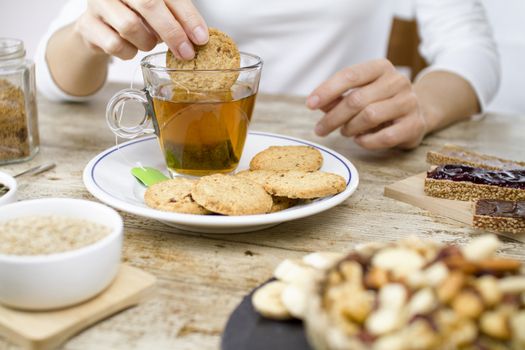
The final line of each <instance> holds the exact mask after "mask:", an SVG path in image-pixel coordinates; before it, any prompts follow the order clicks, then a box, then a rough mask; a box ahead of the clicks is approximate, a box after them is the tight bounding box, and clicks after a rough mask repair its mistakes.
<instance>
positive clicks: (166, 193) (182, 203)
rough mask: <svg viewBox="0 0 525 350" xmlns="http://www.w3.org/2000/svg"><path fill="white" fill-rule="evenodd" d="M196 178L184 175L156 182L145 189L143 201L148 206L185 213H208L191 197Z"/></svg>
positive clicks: (208, 212)
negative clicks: (188, 177)
mask: <svg viewBox="0 0 525 350" xmlns="http://www.w3.org/2000/svg"><path fill="white" fill-rule="evenodd" d="M195 181H196V180H192V179H187V178H184V177H176V178H174V179H170V180H166V181H162V182H159V183H156V184H154V185H152V186H150V187H148V189H147V190H146V193H145V194H144V202H146V205H147V206H148V207H151V208H154V209H158V210H162V211H171V212H176V213H185V214H201V215H204V214H210V211H208V210H206V209H205V208H203V207H202V206H200V205H199V204H197V203H196V202H195V201H194V200H193V198H192V197H191V189H192V186H193V184H194V183H195Z"/></svg>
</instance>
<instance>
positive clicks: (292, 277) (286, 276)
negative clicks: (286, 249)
mask: <svg viewBox="0 0 525 350" xmlns="http://www.w3.org/2000/svg"><path fill="white" fill-rule="evenodd" d="M273 276H274V277H275V278H277V279H278V280H280V281H283V282H286V283H293V284H299V285H306V284H309V283H311V281H312V280H313V278H314V276H315V270H314V269H313V268H312V267H311V266H308V265H306V264H304V263H303V262H302V261H301V260H292V259H285V260H283V261H282V262H281V263H280V264H279V265H277V268H276V269H275V271H274V272H273Z"/></svg>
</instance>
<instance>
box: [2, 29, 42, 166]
mask: <svg viewBox="0 0 525 350" xmlns="http://www.w3.org/2000/svg"><path fill="white" fill-rule="evenodd" d="M25 56H26V51H25V49H24V43H23V42H22V41H21V40H18V39H10V38H0V164H6V163H14V162H21V161H24V160H28V159H31V158H32V157H33V156H34V155H35V154H36V153H37V152H38V148H39V144H40V141H39V136H38V120H37V108H36V89H35V64H34V63H33V61H31V60H28V59H26V57H25Z"/></svg>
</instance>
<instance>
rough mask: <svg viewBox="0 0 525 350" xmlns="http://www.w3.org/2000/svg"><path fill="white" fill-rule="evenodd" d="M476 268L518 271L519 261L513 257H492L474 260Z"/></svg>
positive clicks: (492, 270)
mask: <svg viewBox="0 0 525 350" xmlns="http://www.w3.org/2000/svg"><path fill="white" fill-rule="evenodd" d="M476 266H477V268H478V270H481V271H490V272H514V271H519V269H520V267H521V262H520V261H518V260H514V259H502V258H492V259H483V260H479V261H477V262H476Z"/></svg>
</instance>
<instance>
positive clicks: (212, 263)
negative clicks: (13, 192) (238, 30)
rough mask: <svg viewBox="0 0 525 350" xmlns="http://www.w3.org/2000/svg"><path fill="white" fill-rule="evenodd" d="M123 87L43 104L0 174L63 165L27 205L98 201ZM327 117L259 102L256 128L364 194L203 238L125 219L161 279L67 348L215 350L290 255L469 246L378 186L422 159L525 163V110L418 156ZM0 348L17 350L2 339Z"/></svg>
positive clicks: (459, 229) (29, 189) (463, 233)
mask: <svg viewBox="0 0 525 350" xmlns="http://www.w3.org/2000/svg"><path fill="white" fill-rule="evenodd" d="M120 88H123V86H118V85H110V86H108V87H106V88H105V89H104V91H102V92H101V94H100V95H99V96H98V97H97V98H96V99H95V100H94V101H92V102H90V103H88V104H56V103H50V102H47V101H45V100H44V99H43V98H40V101H39V106H38V107H39V118H40V135H41V150H40V153H39V154H38V155H37V156H36V157H35V158H34V159H33V160H32V161H30V162H28V163H22V164H16V165H9V166H3V167H0V169H1V170H2V171H7V172H10V173H15V172H18V171H21V170H23V169H26V168H28V167H30V166H33V165H37V164H40V163H42V162H46V161H54V162H56V163H57V167H56V169H54V170H53V171H50V172H47V173H45V174H42V175H40V176H38V177H33V178H22V179H20V189H19V197H20V199H30V198H41V197H73V198H86V199H91V200H93V199H94V198H93V197H92V196H91V195H90V194H89V193H88V191H87V190H86V189H85V187H84V185H83V183H82V177H81V174H82V170H83V168H84V166H85V165H86V163H87V162H88V161H89V160H90V159H91V158H92V157H93V156H95V155H96V154H97V153H99V152H100V151H102V150H104V149H106V148H108V147H111V146H113V145H114V144H115V138H114V137H113V134H112V133H111V132H110V131H109V129H108V128H107V126H106V122H105V117H104V110H105V105H106V102H107V101H108V99H109V97H110V96H111V95H112V94H113V93H114V92H116V91H117V90H118V89H120ZM319 117H320V114H319V113H317V112H311V111H308V110H307V109H306V108H305V107H304V103H303V99H301V98H295V97H282V96H260V97H259V98H258V101H257V105H256V108H255V114H254V117H253V123H252V125H251V129H252V130H261V131H269V132H276V133H283V134H288V135H291V136H295V137H300V138H304V139H307V140H311V141H315V142H319V143H321V144H323V145H325V146H327V147H330V148H333V149H335V150H336V151H338V152H340V153H341V154H343V155H345V156H347V157H348V158H349V159H350V160H351V161H352V162H353V163H354V164H355V165H356V167H357V169H358V170H359V173H360V177H361V183H360V184H359V188H358V190H357V191H356V192H355V194H354V195H353V196H351V197H350V199H349V200H347V201H346V202H345V203H343V204H342V205H340V206H338V207H336V208H333V209H331V210H329V211H327V212H324V213H321V214H318V215H315V216H312V217H308V218H305V219H300V220H296V221H292V222H288V223H284V224H281V225H278V226H276V227H273V228H270V229H267V230H264V231H259V232H255V233H247V234H235V235H225V236H218V235H196V234H190V233H187V232H183V231H178V230H177V229H174V228H171V227H169V226H166V225H164V224H161V223H160V222H157V221H153V220H148V219H144V218H140V217H137V216H135V215H129V214H127V213H121V214H122V215H123V217H124V221H125V242H124V253H123V254H124V255H123V256H124V260H125V261H126V262H127V263H129V264H131V265H133V266H136V267H138V268H141V269H143V270H146V271H148V272H150V273H152V274H154V275H156V276H157V277H158V285H157V288H156V293H155V295H154V296H153V297H152V298H151V299H149V300H148V301H146V302H144V303H142V304H141V305H139V306H137V307H134V308H131V309H129V310H126V311H124V312H121V313H120V314H117V315H115V316H114V317H111V318H110V319H107V320H105V321H103V322H100V323H99V324H97V325H95V326H93V327H91V328H89V329H87V330H85V331H83V332H82V333H80V334H78V335H77V336H76V337H74V338H73V339H71V340H70V341H69V342H68V343H67V344H65V346H64V349H215V348H218V346H219V343H220V336H221V332H222V329H223V327H224V326H225V323H226V320H227V318H228V315H229V314H230V312H231V311H232V310H233V309H234V307H235V306H236V305H237V304H238V303H239V302H240V300H241V298H242V296H243V295H245V294H246V293H248V292H249V291H250V290H251V289H252V288H254V287H255V286H257V285H258V284H260V283H261V282H263V281H264V280H266V279H267V278H268V277H270V275H271V273H272V271H273V269H274V267H275V266H276V265H277V264H278V263H279V262H280V261H281V260H282V259H284V258H293V257H299V256H301V255H303V254H304V253H305V252H310V251H316V250H334V251H345V250H348V249H350V248H351V247H352V245H353V244H355V243H360V242H367V241H371V240H394V239H397V238H400V237H405V236H407V235H418V236H420V237H424V238H432V239H435V240H439V241H443V242H451V241H453V242H458V243H464V242H467V241H468V240H470V239H471V237H472V236H473V235H474V234H475V233H474V232H473V231H472V229H470V228H468V227H464V226H459V225H458V224H457V223H455V222H453V221H450V220H447V219H444V218H440V217H435V216H432V215H430V214H428V213H426V212H424V211H421V210H419V209H417V208H414V207H411V206H409V205H406V204H403V203H400V202H396V201H394V200H391V199H388V198H385V197H383V187H384V186H385V185H386V184H389V183H392V182H395V181H397V180H399V179H402V178H404V177H407V176H409V175H412V174H415V173H418V172H421V171H424V170H426V168H427V166H426V164H425V153H426V151H427V150H429V149H432V148H436V147H438V146H440V145H442V144H444V143H447V142H449V143H450V142H451V143H458V144H464V145H469V146H470V147H472V148H474V149H477V150H480V151H484V152H489V153H493V154H496V155H500V156H505V157H507V158H512V159H522V160H523V159H525V154H524V152H523V151H524V149H525V138H524V136H523V135H525V115H520V116H508V115H487V116H485V117H482V118H475V119H473V120H470V121H467V122H462V123H459V124H457V125H455V126H453V127H451V128H449V129H447V130H444V131H441V132H439V133H436V134H434V135H432V136H430V137H428V138H427V139H426V140H425V141H424V143H423V145H422V146H421V147H420V148H418V149H417V150H415V151H411V152H403V151H397V150H393V151H385V152H368V151H365V150H362V149H360V148H358V146H356V145H355V144H354V143H353V142H352V141H351V140H349V139H346V138H343V137H342V136H340V135H339V134H338V133H334V135H330V136H329V137H327V138H319V137H316V136H315V135H314V133H313V131H312V130H313V126H314V124H315V122H316V121H317V120H318V118H319ZM502 253H503V254H504V255H506V256H508V257H513V258H517V259H520V260H522V261H523V260H525V251H524V249H523V245H522V244H519V243H517V242H514V241H511V240H505V241H504V245H503V249H502ZM0 348H2V349H4V348H7V349H15V347H13V346H11V345H9V343H7V342H6V341H5V340H2V339H0Z"/></svg>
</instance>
